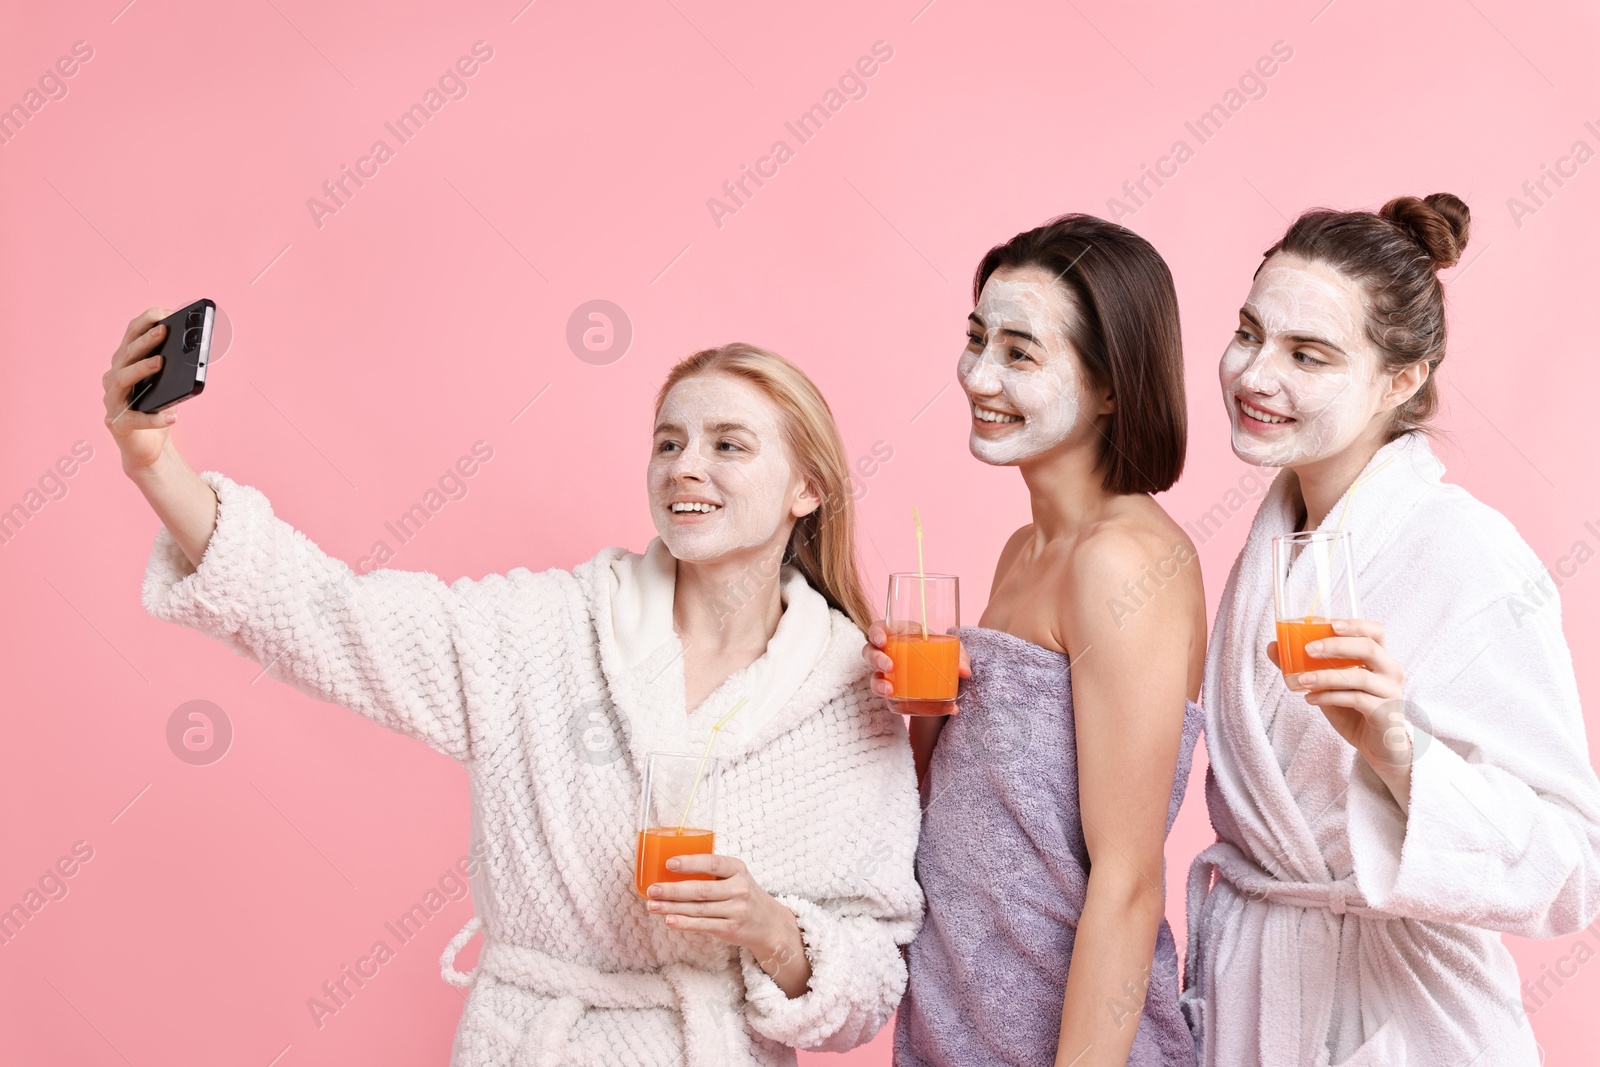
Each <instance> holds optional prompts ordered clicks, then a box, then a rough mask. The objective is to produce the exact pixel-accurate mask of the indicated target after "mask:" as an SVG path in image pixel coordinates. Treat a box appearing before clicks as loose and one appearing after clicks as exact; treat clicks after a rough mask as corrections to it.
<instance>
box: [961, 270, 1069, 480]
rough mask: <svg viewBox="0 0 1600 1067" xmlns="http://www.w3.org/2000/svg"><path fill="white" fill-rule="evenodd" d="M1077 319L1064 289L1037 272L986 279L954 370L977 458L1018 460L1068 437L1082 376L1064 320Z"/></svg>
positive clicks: (1007, 273)
mask: <svg viewBox="0 0 1600 1067" xmlns="http://www.w3.org/2000/svg"><path fill="white" fill-rule="evenodd" d="M1074 314H1076V309H1075V308H1074V307H1073V303H1072V299H1071V297H1069V296H1068V294H1067V290H1066V288H1065V287H1063V286H1062V285H1060V284H1059V283H1057V282H1056V281H1054V279H1053V278H1051V276H1050V274H1049V272H1047V271H1044V270H1042V269H1039V268H1036V267H1028V268H1023V269H1021V270H1017V271H1010V270H1003V271H996V272H995V273H994V274H991V275H990V276H989V279H988V280H987V281H986V282H984V284H983V292H982V293H981V294H980V295H979V299H978V306H977V307H976V308H975V309H974V310H973V316H974V319H973V320H969V321H968V323H967V328H968V338H967V348H966V351H965V352H963V353H962V354H961V361H960V363H959V364H958V365H957V368H956V377H957V379H958V380H959V381H960V382H961V387H962V388H963V389H965V390H966V391H967V399H968V401H969V402H970V403H971V405H972V407H973V413H972V419H973V421H972V436H971V438H970V440H969V442H968V444H969V447H970V448H971V449H972V454H973V455H974V456H976V457H977V458H978V459H980V460H982V461H983V462H985V463H992V464H996V465H1007V464H1014V463H1020V462H1021V461H1023V460H1025V459H1028V458H1029V457H1032V456H1036V455H1039V454H1040V453H1042V452H1046V451H1048V450H1049V449H1052V448H1054V447H1055V446H1056V445H1058V444H1060V443H1061V442H1062V441H1065V440H1066V439H1067V437H1068V436H1069V435H1070V434H1071V433H1072V430H1073V427H1075V426H1076V425H1077V423H1078V408H1079V397H1078V389H1079V384H1078V379H1079V374H1078V354H1077V352H1076V351H1075V350H1074V349H1073V347H1072V344H1071V342H1070V341H1068V339H1067V323H1068V322H1069V321H1071V317H1072V316H1073V315H1074ZM1030 338H1031V339H1030ZM980 414H983V415H987V416H988V418H981V417H980ZM996 415H998V416H999V418H998V421H995V416H996Z"/></svg>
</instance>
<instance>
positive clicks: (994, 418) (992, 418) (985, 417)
mask: <svg viewBox="0 0 1600 1067" xmlns="http://www.w3.org/2000/svg"><path fill="white" fill-rule="evenodd" d="M972 411H973V414H975V415H977V416H978V418H979V419H980V420H981V421H983V422H1021V421H1022V416H1021V415H1002V414H1001V413H1000V412H998V411H990V410H989V409H987V408H980V407H977V406H976V405H974V406H973V408H972Z"/></svg>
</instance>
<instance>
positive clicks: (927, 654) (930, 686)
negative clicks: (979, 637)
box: [883, 632, 961, 700]
mask: <svg viewBox="0 0 1600 1067" xmlns="http://www.w3.org/2000/svg"><path fill="white" fill-rule="evenodd" d="M883 650H884V651H885V652H887V653H888V654H889V658H890V659H892V660H894V669H893V670H891V671H889V672H888V678H889V684H890V685H892V686H894V699H895V700H954V699H955V698H956V683H957V682H958V681H960V677H959V674H960V666H961V641H960V639H959V638H957V637H956V636H955V635H954V634H929V635H928V636H927V637H923V636H922V634H921V633H920V632H916V633H905V634H890V635H889V640H888V643H887V644H885V645H884V646H883Z"/></svg>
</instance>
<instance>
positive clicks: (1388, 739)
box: [1267, 619, 1414, 811]
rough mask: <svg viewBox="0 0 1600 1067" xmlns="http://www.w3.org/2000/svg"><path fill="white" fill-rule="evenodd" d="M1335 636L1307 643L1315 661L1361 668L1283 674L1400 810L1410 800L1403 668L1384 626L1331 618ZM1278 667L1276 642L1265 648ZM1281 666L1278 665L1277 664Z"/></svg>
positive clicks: (1309, 652) (1404, 673)
mask: <svg viewBox="0 0 1600 1067" xmlns="http://www.w3.org/2000/svg"><path fill="white" fill-rule="evenodd" d="M1333 632H1334V634H1335V635H1336V636H1334V637H1324V638H1322V639H1320V640H1317V641H1312V642H1310V643H1309V644H1307V645H1306V655H1308V656H1312V657H1315V658H1317V659H1353V660H1359V661H1360V662H1361V666H1359V667H1341V668H1337V669H1329V670H1317V671H1303V672H1301V673H1299V674H1291V675H1286V676H1285V677H1284V684H1286V685H1287V686H1288V687H1289V689H1290V690H1292V691H1295V692H1303V693H1305V695H1306V702H1307V703H1308V704H1315V705H1316V706H1317V707H1319V708H1321V709H1322V713H1323V714H1324V715H1325V716H1327V718H1328V722H1329V723H1331V724H1332V725H1333V728H1334V729H1335V730H1337V731H1339V736H1340V737H1342V738H1344V739H1345V740H1346V741H1348V742H1349V743H1350V744H1351V745H1352V746H1354V748H1355V750H1356V751H1357V752H1359V753H1361V757H1362V758H1363V759H1365V760H1366V761H1367V765H1368V766H1369V767H1371V768H1372V770H1373V772H1374V773H1376V774H1377V775H1378V777H1379V778H1381V779H1383V782H1384V784H1385V785H1387V786H1388V787H1389V791H1390V792H1391V793H1393V794H1394V798H1395V800H1396V801H1397V802H1398V803H1399V804H1400V808H1401V810H1402V811H1405V810H1408V809H1409V807H1410V798H1411V761H1412V758H1413V755H1414V753H1413V751H1412V745H1411V724H1410V722H1409V720H1407V718H1406V715H1405V711H1404V708H1405V704H1404V701H1403V697H1404V695H1405V681H1406V672H1405V668H1404V667H1402V666H1401V665H1400V661H1399V660H1397V659H1395V658H1394V657H1393V656H1392V655H1390V654H1389V649H1388V648H1387V647H1386V646H1385V644H1384V637H1383V624H1382V623H1381V622H1374V621H1373V620H1371V619H1335V620H1333ZM1267 655H1268V656H1270V657H1271V658H1272V662H1273V663H1275V664H1277V663H1278V643H1277V642H1276V641H1273V642H1272V643H1271V644H1269V645H1268V646H1267ZM1279 666H1280V668H1281V664H1280V665H1279Z"/></svg>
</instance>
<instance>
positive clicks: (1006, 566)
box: [989, 523, 1033, 597]
mask: <svg viewBox="0 0 1600 1067" xmlns="http://www.w3.org/2000/svg"><path fill="white" fill-rule="evenodd" d="M1032 537H1033V524H1032V523H1029V524H1028V525H1026V526H1024V527H1021V528H1020V529H1018V530H1017V531H1016V532H1015V533H1013V534H1012V535H1011V536H1010V537H1008V538H1006V545H1005V547H1004V548H1002V549H1001V550H1000V559H999V561H998V562H996V563H995V565H994V578H993V579H992V580H991V581H990V583H989V595H990V596H991V597H992V596H994V595H995V593H996V591H998V590H999V588H1000V581H1001V579H1002V578H1004V577H1005V575H1006V573H1007V572H1009V571H1010V570H1011V565H1012V564H1013V563H1015V562H1016V561H1017V556H1019V555H1020V554H1021V553H1022V546H1023V545H1025V544H1027V543H1028V541H1029V539H1030V538H1032Z"/></svg>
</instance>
